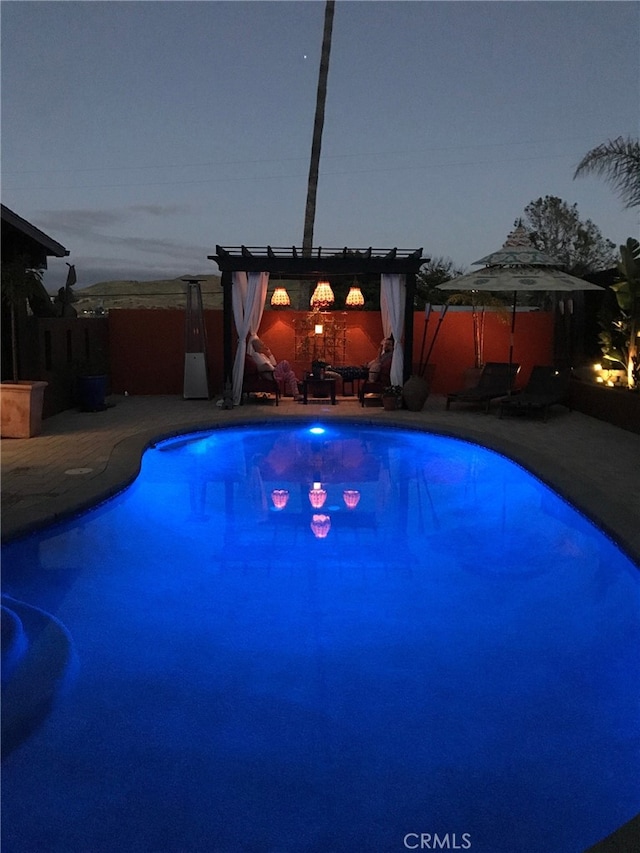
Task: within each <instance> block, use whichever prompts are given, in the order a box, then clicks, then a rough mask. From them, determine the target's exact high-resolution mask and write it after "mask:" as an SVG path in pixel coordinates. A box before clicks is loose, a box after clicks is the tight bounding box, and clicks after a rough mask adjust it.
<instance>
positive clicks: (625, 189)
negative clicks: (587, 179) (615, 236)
mask: <svg viewBox="0 0 640 853" xmlns="http://www.w3.org/2000/svg"><path fill="white" fill-rule="evenodd" d="M589 174H595V175H602V176H603V177H604V179H605V180H606V181H607V182H608V183H609V184H611V186H612V187H613V189H614V190H615V191H616V192H617V193H618V195H619V196H620V197H621V199H622V200H623V202H624V203H625V207H638V206H640V142H638V140H637V139H632V138H631V137H627V139H625V138H624V137H622V136H618V138H617V139H613V140H611V139H610V140H608V141H607V142H603V143H602V145H598V146H597V147H596V148H592V149H591V151H588V152H587V153H586V154H585V155H584V157H583V158H582V160H581V161H580V162H579V163H578V168H577V169H576V171H575V172H574V175H573V177H574V179H575V178H577V177H579V176H580V175H589Z"/></svg>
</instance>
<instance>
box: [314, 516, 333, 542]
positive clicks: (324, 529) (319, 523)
mask: <svg viewBox="0 0 640 853" xmlns="http://www.w3.org/2000/svg"><path fill="white" fill-rule="evenodd" d="M311 530H312V531H313V535H314V536H315V537H316V539H326V538H327V536H328V535H329V531H330V530H331V518H330V517H329V516H328V515H313V516H311Z"/></svg>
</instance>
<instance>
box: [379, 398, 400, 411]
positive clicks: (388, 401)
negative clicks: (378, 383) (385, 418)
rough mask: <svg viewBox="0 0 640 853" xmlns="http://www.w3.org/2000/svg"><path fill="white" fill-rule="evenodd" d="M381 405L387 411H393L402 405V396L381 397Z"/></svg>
mask: <svg viewBox="0 0 640 853" xmlns="http://www.w3.org/2000/svg"><path fill="white" fill-rule="evenodd" d="M382 405H383V406H384V408H385V409H386V411H387V412H395V411H396V410H397V409H399V408H400V407H401V406H402V397H395V396H394V397H383V398H382Z"/></svg>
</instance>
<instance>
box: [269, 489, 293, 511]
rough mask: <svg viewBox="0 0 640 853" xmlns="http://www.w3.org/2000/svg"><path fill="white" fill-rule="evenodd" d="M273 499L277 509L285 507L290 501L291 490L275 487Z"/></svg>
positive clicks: (272, 494) (272, 493)
mask: <svg viewBox="0 0 640 853" xmlns="http://www.w3.org/2000/svg"><path fill="white" fill-rule="evenodd" d="M271 500H272V501H273V505H274V507H275V508H276V509H284V508H285V507H286V505H287V504H288V503H289V492H288V491H287V490H286V489H274V490H273V491H272V492H271Z"/></svg>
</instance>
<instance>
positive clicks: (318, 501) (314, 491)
mask: <svg viewBox="0 0 640 853" xmlns="http://www.w3.org/2000/svg"><path fill="white" fill-rule="evenodd" d="M326 499H327V493H326V491H325V490H324V489H323V488H322V483H314V484H313V488H311V489H309V503H310V504H311V506H312V507H313V508H314V509H321V508H322V507H323V506H324V502H325V501H326Z"/></svg>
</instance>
